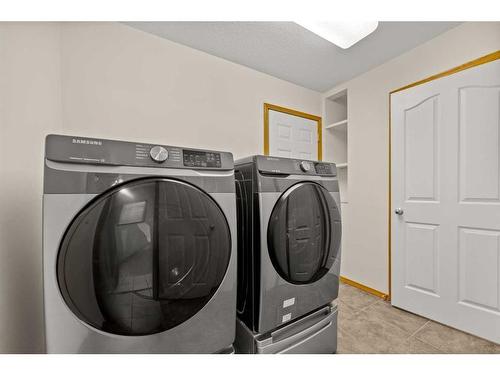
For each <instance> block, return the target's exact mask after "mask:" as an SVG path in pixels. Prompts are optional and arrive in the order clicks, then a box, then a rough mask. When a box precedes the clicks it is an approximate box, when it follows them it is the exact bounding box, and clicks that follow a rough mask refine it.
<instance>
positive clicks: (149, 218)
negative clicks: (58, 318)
mask: <svg viewBox="0 0 500 375" xmlns="http://www.w3.org/2000/svg"><path fill="white" fill-rule="evenodd" d="M230 256H231V238H230V231H229V226H228V224H227V221H226V219H225V216H224V214H223V212H222V211H221V209H220V208H219V206H218V205H217V204H216V203H215V201H214V200H213V199H212V198H211V197H210V196H209V195H207V194H206V193H204V192H203V191H201V190H200V189H198V188H197V187H194V186H192V185H190V184H187V183H185V182H181V181H177V180H172V179H162V178H150V179H141V180H135V181H132V182H129V183H126V184H123V185H120V186H119V187H116V188H114V189H112V190H110V191H108V192H107V193H105V194H103V195H101V196H99V197H98V198H97V199H94V200H93V201H92V202H91V203H90V204H89V205H87V207H85V208H84V209H83V210H82V211H81V212H80V213H79V215H78V216H77V217H76V218H75V219H74V220H73V222H72V223H71V225H70V226H69V228H68V230H67V231H66V233H65V235H64V238H63V241H62V242H61V247H60V249H59V254H58V258H57V279H58V283H59V287H60V290H61V293H62V296H63V298H64V300H65V302H66V303H67V305H68V306H69V308H70V309H71V310H72V311H73V313H74V314H75V315H76V316H77V317H78V318H79V319H81V320H82V321H84V322H85V323H87V324H89V325H91V326H93V327H95V328H97V329H99V330H102V331H105V332H108V333H112V334H118V335H127V336H137V335H149V334H154V333H158V332H162V331H165V330H168V329H170V328H172V327H175V326H177V325H179V324H181V323H183V322H185V321H186V320H188V319H189V318H190V317H192V316H193V315H195V314H196V313H197V312H198V311H200V310H201V309H202V308H203V306H205V304H206V303H207V302H208V301H209V300H210V298H211V297H212V296H213V295H214V293H215V292H216V290H217V289H218V287H219V285H220V284H221V282H222V280H223V278H224V275H225V273H226V270H227V268H228V264H229V258H230Z"/></svg>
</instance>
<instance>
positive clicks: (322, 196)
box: [267, 182, 342, 284]
mask: <svg viewBox="0 0 500 375" xmlns="http://www.w3.org/2000/svg"><path fill="white" fill-rule="evenodd" d="M341 232H342V228H341V221H340V212H339V209H338V207H337V204H336V203H335V200H334V199H333V198H332V196H331V195H330V193H329V192H328V191H327V190H326V189H325V188H324V187H322V186H321V185H319V184H316V183H314V182H301V183H298V184H296V185H293V186H292V187H291V188H290V189H288V190H287V191H286V192H285V193H283V195H282V196H281V197H280V198H279V200H278V202H277V203H276V205H275V206H274V208H273V211H272V213H271V218H270V220H269V226H268V232H267V240H268V248H269V255H270V258H271V261H272V263H273V265H274V268H275V269H276V271H277V272H278V274H279V275H280V276H281V277H282V278H283V279H285V280H286V281H288V282H290V283H292V284H309V283H312V282H314V281H316V280H319V279H320V278H321V277H322V276H323V275H325V274H326V273H327V272H328V270H329V269H330V267H331V266H332V264H333V262H334V261H335V258H336V257H337V254H338V251H339V249H340V240H341Z"/></svg>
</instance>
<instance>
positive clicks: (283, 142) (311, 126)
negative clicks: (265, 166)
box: [264, 103, 322, 160]
mask: <svg viewBox="0 0 500 375" xmlns="http://www.w3.org/2000/svg"><path fill="white" fill-rule="evenodd" d="M264 154H265V155H271V156H282V157H287V158H297V159H308V160H321V158H322V134H321V117H319V116H315V115H311V114H309V113H304V112H300V111H297V110H294V109H290V108H285V107H281V106H277V105H274V104H269V103H264Z"/></svg>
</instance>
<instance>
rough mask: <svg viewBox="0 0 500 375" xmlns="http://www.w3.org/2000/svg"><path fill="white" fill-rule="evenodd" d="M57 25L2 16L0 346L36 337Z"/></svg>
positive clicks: (15, 347)
mask: <svg viewBox="0 0 500 375" xmlns="http://www.w3.org/2000/svg"><path fill="white" fill-rule="evenodd" d="M59 48H60V46H59V26H57V25H55V24H6V23H0V179H1V183H0V353H5V352H38V351H41V350H42V349H43V337H42V324H43V320H42V268H41V259H42V252H41V228H42V221H41V220H42V201H41V194H42V178H43V169H42V165H43V162H42V155H43V139H44V135H45V134H46V133H49V132H58V131H60V129H61V81H60V65H59V53H60V49H59Z"/></svg>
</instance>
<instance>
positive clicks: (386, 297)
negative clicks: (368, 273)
mask: <svg viewBox="0 0 500 375" xmlns="http://www.w3.org/2000/svg"><path fill="white" fill-rule="evenodd" d="M340 281H342V282H343V283H344V284H347V285H350V286H353V287H355V288H358V289H360V290H362V291H364V292H367V293H370V294H373V295H374V296H376V297H379V298H382V299H383V300H384V301H387V300H389V295H388V294H385V293H382V292H381V291H379V290H376V289H373V288H370V287H369V286H366V285H363V284H360V283H358V282H357V281H353V280H351V279H348V278H347V277H344V276H340Z"/></svg>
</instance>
